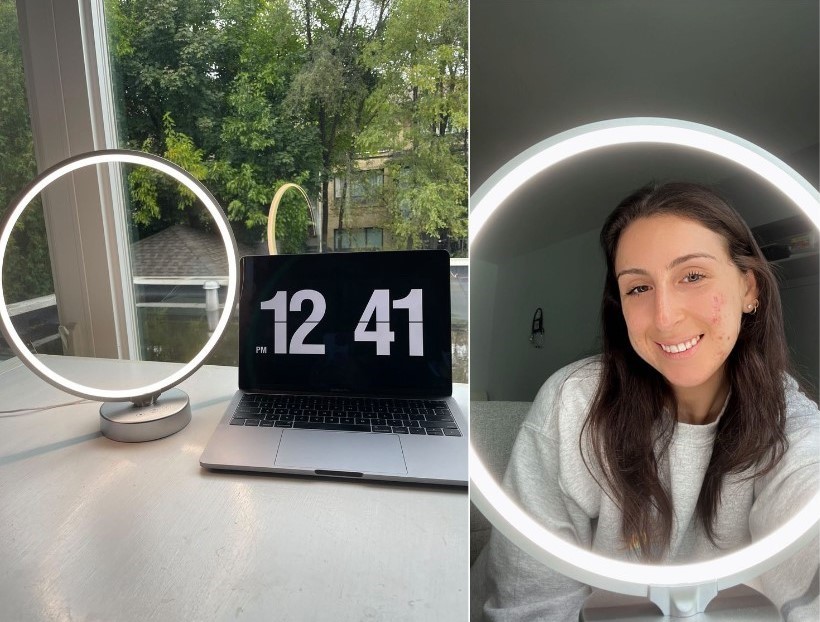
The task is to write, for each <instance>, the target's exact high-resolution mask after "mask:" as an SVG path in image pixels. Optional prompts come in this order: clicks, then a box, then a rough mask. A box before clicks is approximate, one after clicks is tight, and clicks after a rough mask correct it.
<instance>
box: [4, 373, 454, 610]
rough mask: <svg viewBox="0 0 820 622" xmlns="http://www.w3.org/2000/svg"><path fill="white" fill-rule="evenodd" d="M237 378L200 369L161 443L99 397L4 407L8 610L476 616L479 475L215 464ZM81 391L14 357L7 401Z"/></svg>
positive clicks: (11, 403) (7, 376) (188, 384)
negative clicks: (318, 472)
mask: <svg viewBox="0 0 820 622" xmlns="http://www.w3.org/2000/svg"><path fill="white" fill-rule="evenodd" d="M110 364H111V363H110V362H108V361H99V360H94V359H72V363H71V365H72V370H73V373H76V374H78V375H83V374H85V373H88V374H89V377H90V378H91V377H94V375H95V374H101V373H104V370H105V369H106V366H107V365H110ZM133 365H143V364H142V363H135V364H133ZM236 383H237V370H236V369H235V368H230V367H213V366H206V367H203V368H201V369H200V370H198V371H197V372H196V373H195V374H194V375H193V376H192V377H191V378H189V379H188V380H186V381H185V382H183V383H182V384H181V385H180V388H182V389H183V390H185V391H186V392H187V393H188V394H189V396H190V399H191V408H192V411H193V419H192V421H191V423H190V424H189V425H188V426H187V427H186V428H185V429H183V430H182V431H181V432H178V433H177V434H174V435H173V436H170V437H167V438H164V439H160V440H158V441H152V442H149V443H139V444H129V443H118V442H115V441H111V440H109V439H107V438H104V437H102V436H101V435H100V432H99V403H95V402H85V403H81V404H75V405H72V406H67V407H63V408H58V409H54V410H47V411H44V412H39V413H34V414H24V415H22V416H8V415H3V414H0V617H1V618H2V619H4V620H162V621H165V620H185V621H189V620H228V619H230V620H283V621H289V620H294V621H299V622H303V621H304V622H310V621H313V620H317V621H318V620H340V621H344V620H351V621H352V620H355V621H357V622H358V621H360V620H374V621H377V620H389V621H403V620H407V621H409V620H424V621H435V620H443V621H447V622H450V621H459V620H466V619H467V601H468V587H467V572H468V570H467V568H468V563H469V561H468V543H467V538H468V536H467V534H468V524H467V523H468V511H467V492H466V489H457V488H441V487H434V486H420V485H406V484H382V483H364V482H348V481H327V480H321V479H315V478H300V477H289V476H272V475H255V474H240V473H215V472H210V471H207V470H205V469H202V468H201V467H200V466H199V456H200V454H201V453H202V450H203V448H204V446H205V444H206V443H207V442H208V439H209V438H210V436H211V434H212V432H213V431H214V428H215V427H216V424H217V422H218V421H219V419H220V417H221V416H222V414H223V412H224V410H225V407H226V406H227V404H228V402H229V400H230V398H231V396H232V395H233V393H234V390H235V388H236ZM455 396H456V399H457V400H458V402H459V404H460V405H462V407H463V408H464V410H465V412H466V404H467V400H468V395H467V387H466V385H456V390H455ZM77 399H78V398H75V397H73V396H71V395H68V394H65V393H62V392H61V391H59V390H57V389H55V388H53V387H51V386H50V385H48V384H46V383H45V382H43V381H42V380H41V379H39V378H38V377H36V376H35V375H34V374H33V373H31V372H30V371H29V370H28V369H27V368H26V367H24V366H22V365H21V364H20V362H19V361H18V360H16V359H12V360H10V361H6V362H4V363H0V410H2V411H8V410H12V409H18V408H29V407H37V406H46V405H51V404H58V403H65V402H72V401H75V400H77Z"/></svg>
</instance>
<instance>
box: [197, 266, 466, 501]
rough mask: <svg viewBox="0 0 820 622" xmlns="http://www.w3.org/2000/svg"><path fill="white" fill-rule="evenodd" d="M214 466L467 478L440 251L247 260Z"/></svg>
mask: <svg viewBox="0 0 820 622" xmlns="http://www.w3.org/2000/svg"><path fill="white" fill-rule="evenodd" d="M240 272H241V283H242V286H241V292H240V299H239V391H237V393H236V395H234V397H233V399H232V400H231V403H230V405H229V407H228V410H227V411H226V413H225V415H224V416H223V418H222V420H221V421H220V422H219V425H218V426H217V429H216V431H215V432H214V435H213V436H212V437H211V440H210V441H209V443H208V445H207V446H206V448H205V451H204V452H203V454H202V457H201V458H200V464H201V465H202V466H203V467H206V468H208V469H227V470H241V471H262V472H270V473H290V474H301V475H312V476H322V477H336V478H356V479H371V480H397V481H407V482H421V483H431V484H446V485H461V486H466V485H467V422H466V419H465V417H464V415H463V414H462V412H461V411H460V410H459V408H458V406H457V404H456V402H455V400H454V399H453V398H452V355H451V350H450V347H451V346H450V281H449V276H450V270H449V255H448V254H447V253H446V252H445V251H397V252H378V253H374V252H366V253H330V254H318V255H279V256H249V257H243V258H242V260H241V264H240Z"/></svg>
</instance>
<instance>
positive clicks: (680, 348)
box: [660, 335, 700, 354]
mask: <svg viewBox="0 0 820 622" xmlns="http://www.w3.org/2000/svg"><path fill="white" fill-rule="evenodd" d="M698 341H700V335H698V336H697V337H693V338H692V339H690V340H689V341H685V342H683V343H678V344H675V345H671V346H665V345H663V344H660V346H661V348H663V351H664V352H669V353H671V354H676V353H678V352H684V351H686V350H688V349H689V348H692V347H694V345H695V344H696V343H697V342H698Z"/></svg>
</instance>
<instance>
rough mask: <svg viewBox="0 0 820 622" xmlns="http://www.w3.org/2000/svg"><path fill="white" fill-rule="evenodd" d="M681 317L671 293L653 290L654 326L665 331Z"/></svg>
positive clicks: (677, 304)
mask: <svg viewBox="0 0 820 622" xmlns="http://www.w3.org/2000/svg"><path fill="white" fill-rule="evenodd" d="M680 317H681V307H680V304H679V302H678V300H677V299H676V297H675V295H674V293H673V292H670V291H669V290H667V289H665V288H662V287H659V288H657V289H656V290H655V326H657V327H658V328H659V329H666V328H669V327H672V326H674V325H675V324H676V323H677V321H678V320H679V319H680Z"/></svg>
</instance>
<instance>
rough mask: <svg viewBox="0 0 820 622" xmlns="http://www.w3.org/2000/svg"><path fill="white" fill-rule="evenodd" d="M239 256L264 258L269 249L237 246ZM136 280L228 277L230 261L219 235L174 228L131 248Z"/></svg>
mask: <svg viewBox="0 0 820 622" xmlns="http://www.w3.org/2000/svg"><path fill="white" fill-rule="evenodd" d="M238 246H239V256H240V257H241V256H244V255H265V254H267V246H266V244H265V243H264V242H260V243H259V244H258V245H256V246H249V245H247V244H238ZM131 262H132V266H131V268H132V271H133V273H134V276H136V277H142V278H146V277H199V276H202V277H204V276H209V277H213V276H226V275H227V274H228V258H227V255H226V252H225V247H224V245H223V243H222V238H221V236H220V235H219V234H218V233H209V232H205V231H200V230H198V229H193V228H192V227H188V226H187V225H173V226H171V227H168V228H167V229H164V230H163V231H160V232H159V233H155V234H154V235H152V236H149V237H147V238H144V239H142V240H139V241H137V242H134V243H133V244H132V245H131Z"/></svg>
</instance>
